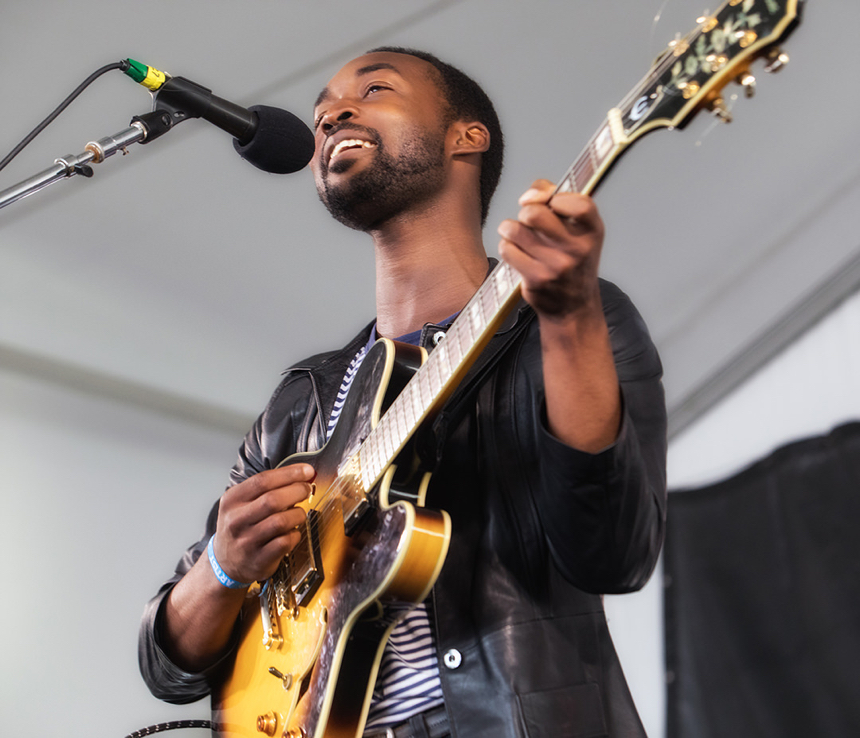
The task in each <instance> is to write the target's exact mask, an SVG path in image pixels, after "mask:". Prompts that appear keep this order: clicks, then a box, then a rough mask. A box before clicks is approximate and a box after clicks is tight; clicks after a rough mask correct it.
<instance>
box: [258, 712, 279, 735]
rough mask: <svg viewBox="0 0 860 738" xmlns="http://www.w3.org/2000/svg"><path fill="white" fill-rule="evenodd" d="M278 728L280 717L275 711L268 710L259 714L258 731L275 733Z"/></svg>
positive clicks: (268, 733)
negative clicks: (263, 713)
mask: <svg viewBox="0 0 860 738" xmlns="http://www.w3.org/2000/svg"><path fill="white" fill-rule="evenodd" d="M277 729H278V717H277V715H275V713H274V712H267V713H266V714H265V715H258V716H257V732H258V733H265V734H266V735H274V734H275V731H276V730H277Z"/></svg>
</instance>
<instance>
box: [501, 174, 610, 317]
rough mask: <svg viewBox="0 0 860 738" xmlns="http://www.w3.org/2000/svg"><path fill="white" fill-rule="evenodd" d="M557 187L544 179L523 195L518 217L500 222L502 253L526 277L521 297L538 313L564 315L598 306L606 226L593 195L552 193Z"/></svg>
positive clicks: (523, 277) (571, 315)
mask: <svg viewBox="0 0 860 738" xmlns="http://www.w3.org/2000/svg"><path fill="white" fill-rule="evenodd" d="M554 190H555V185H553V184H552V182H549V181H548V180H545V179H542V180H537V181H536V182H534V183H533V184H532V186H531V188H530V189H529V190H527V191H526V192H525V193H524V194H523V196H522V197H521V198H520V206H521V209H520V212H519V215H518V218H517V220H505V221H503V222H502V224H501V225H500V226H499V235H500V236H501V237H502V240H501V242H500V244H499V253H500V255H501V257H502V258H503V259H504V260H505V261H506V262H507V263H508V264H510V265H511V266H512V267H513V268H514V269H515V270H516V271H517V272H518V273H519V274H520V276H521V277H522V293H523V297H524V298H525V300H526V302H528V303H529V304H530V305H531V306H532V307H533V308H534V309H535V311H536V312H537V314H538V315H539V316H540V317H541V318H543V319H549V320H564V319H566V318H572V317H574V315H575V314H576V313H578V312H579V311H580V310H582V309H583V308H585V309H586V310H588V309H589V308H590V309H594V308H598V309H599V306H600V297H599V292H598V282H597V273H598V265H599V262H600V252H601V248H602V246H603V233H604V228H603V221H602V220H601V218H600V215H599V213H598V212H597V208H596V207H595V205H594V201H593V200H592V199H591V198H590V197H588V196H587V195H581V194H577V193H572V192H565V193H559V194H557V195H555V196H553V195H552V193H553V191H554Z"/></svg>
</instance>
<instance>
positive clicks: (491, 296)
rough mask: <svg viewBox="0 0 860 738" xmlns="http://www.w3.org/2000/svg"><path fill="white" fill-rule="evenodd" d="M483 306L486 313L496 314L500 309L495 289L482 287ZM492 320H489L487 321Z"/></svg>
mask: <svg viewBox="0 0 860 738" xmlns="http://www.w3.org/2000/svg"><path fill="white" fill-rule="evenodd" d="M480 294H481V306H482V307H483V310H484V315H495V314H496V313H497V312H498V311H499V305H500V303H499V302H497V301H496V293H495V292H494V291H493V290H488V289H481V293H480ZM487 322H488V323H489V322H490V321H489V320H488V321H487Z"/></svg>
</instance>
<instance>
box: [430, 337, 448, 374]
mask: <svg viewBox="0 0 860 738" xmlns="http://www.w3.org/2000/svg"><path fill="white" fill-rule="evenodd" d="M430 356H431V358H432V357H433V356H435V357H436V362H437V363H438V364H440V365H441V367H440V370H439V371H440V372H442V373H443V376H444V377H445V380H446V381H447V380H448V379H450V377H451V375H452V374H453V373H454V372H453V370H452V368H451V364H450V362H449V361H448V349H447V347H446V346H445V341H444V340H443V341H442V342H441V343H440V344H439V345H438V346H437V347H436V348H435V349H434V350H433V353H432V354H431V355H430Z"/></svg>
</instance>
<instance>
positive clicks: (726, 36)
mask: <svg viewBox="0 0 860 738" xmlns="http://www.w3.org/2000/svg"><path fill="white" fill-rule="evenodd" d="M802 2H803V0H727V1H726V2H725V3H723V5H722V6H721V7H720V9H719V10H718V11H717V12H716V13H714V14H713V15H708V16H704V17H702V18H699V19H698V23H699V25H698V26H697V27H696V28H695V29H693V31H691V32H690V33H689V34H687V36H685V37H684V38H680V39H676V40H675V41H673V42H672V43H670V44H669V48H668V49H666V51H665V52H663V53H662V54H661V55H660V56H659V57H658V58H657V60H656V61H655V63H654V66H653V67H652V68H651V70H650V71H649V73H648V74H647V75H646V76H645V78H644V79H643V80H642V82H641V83H640V85H639V86H638V87H636V88H635V89H634V90H633V91H632V92H631V93H630V94H629V95H628V96H627V97H626V98H625V99H624V100H623V101H622V103H621V104H620V105H619V106H618V110H619V111H620V113H621V116H620V117H621V124H622V126H623V130H624V137H625V139H626V141H627V142H628V143H629V142H631V141H632V140H633V139H635V138H637V137H639V136H641V135H643V134H645V133H647V132H648V131H650V130H653V129H654V128H657V127H661V126H662V127H669V128H681V127H683V126H684V125H685V124H686V123H687V122H688V121H689V119H690V118H691V117H692V116H693V115H694V114H695V113H696V112H697V111H698V110H700V109H702V108H710V109H711V110H713V111H714V112H715V113H716V114H717V115H718V116H719V117H720V118H722V119H723V120H724V121H726V122H728V121H729V120H731V118H730V115H729V113H728V110H727V109H726V107H725V105H724V103H723V99H722V95H721V91H722V89H723V87H725V86H726V85H727V84H728V83H729V82H732V81H737V82H739V83H740V84H742V85H743V86H744V88H745V90H746V93H747V95H752V93H753V91H754V90H755V78H754V77H753V76H752V74H750V65H751V63H752V62H753V61H754V60H756V59H758V58H760V57H765V59H766V63H765V70H766V71H776V70H777V69H779V68H781V67H782V66H784V64H785V62H786V61H787V60H788V59H787V57H786V56H785V54H783V53H782V51H781V49H780V48H779V46H778V44H779V43H780V42H781V41H782V40H784V39H785V38H786V36H787V35H788V34H789V33H790V32H791V30H793V28H794V26H795V25H796V24H797V22H798V21H799V19H800V9H801V5H802Z"/></svg>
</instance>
